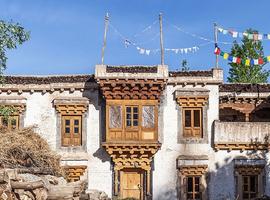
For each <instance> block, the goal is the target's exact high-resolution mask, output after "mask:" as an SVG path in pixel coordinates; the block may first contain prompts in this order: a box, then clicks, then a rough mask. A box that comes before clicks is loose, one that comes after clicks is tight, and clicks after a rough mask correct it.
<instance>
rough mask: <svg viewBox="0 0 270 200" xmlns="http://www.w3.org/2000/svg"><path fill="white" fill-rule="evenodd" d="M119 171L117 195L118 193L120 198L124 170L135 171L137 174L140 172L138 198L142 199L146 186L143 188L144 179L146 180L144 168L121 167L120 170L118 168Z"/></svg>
mask: <svg viewBox="0 0 270 200" xmlns="http://www.w3.org/2000/svg"><path fill="white" fill-rule="evenodd" d="M119 172H120V173H119V175H120V177H119V180H120V184H119V195H120V197H121V198H122V186H123V185H122V182H123V181H122V179H123V174H124V173H125V172H137V173H138V174H140V178H141V180H140V181H141V183H140V184H141V189H140V190H141V191H140V193H141V194H140V200H144V197H145V191H146V188H145V185H146V184H145V180H146V176H145V175H146V171H145V170H143V169H140V168H124V169H122V170H120V171H119Z"/></svg>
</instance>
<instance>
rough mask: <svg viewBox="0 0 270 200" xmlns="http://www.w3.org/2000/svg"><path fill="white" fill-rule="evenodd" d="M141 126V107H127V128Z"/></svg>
mask: <svg viewBox="0 0 270 200" xmlns="http://www.w3.org/2000/svg"><path fill="white" fill-rule="evenodd" d="M138 126H139V106H126V127H127V128H137V127H138Z"/></svg>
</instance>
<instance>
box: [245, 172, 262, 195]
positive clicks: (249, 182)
mask: <svg viewBox="0 0 270 200" xmlns="http://www.w3.org/2000/svg"><path fill="white" fill-rule="evenodd" d="M251 177H254V178H255V191H251ZM246 178H247V180H248V181H247V184H246V183H245V179H246ZM242 180H243V184H242V193H243V200H249V199H253V198H256V197H258V195H259V185H258V181H259V177H258V175H243V176H242ZM245 186H247V190H245ZM245 194H247V195H248V198H245ZM252 194H255V196H254V197H251V195H252Z"/></svg>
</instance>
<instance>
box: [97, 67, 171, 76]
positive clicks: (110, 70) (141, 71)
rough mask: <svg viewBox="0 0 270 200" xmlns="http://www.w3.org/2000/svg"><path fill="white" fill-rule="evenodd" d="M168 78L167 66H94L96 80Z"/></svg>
mask: <svg viewBox="0 0 270 200" xmlns="http://www.w3.org/2000/svg"><path fill="white" fill-rule="evenodd" d="M168 76H169V72H168V66H167V65H156V66H147V65H143V66H139V65H136V66H126V65H123V66H108V65H96V69H95V77H96V78H97V79H104V78H105V79H106V78H115V79H116V78H119V79H134V78H139V79H144V78H146V79H167V78H168Z"/></svg>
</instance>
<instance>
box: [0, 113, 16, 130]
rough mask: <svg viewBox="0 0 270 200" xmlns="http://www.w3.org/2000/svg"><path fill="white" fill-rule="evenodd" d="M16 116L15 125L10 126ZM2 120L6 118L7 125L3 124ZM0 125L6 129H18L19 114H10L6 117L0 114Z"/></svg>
mask: <svg viewBox="0 0 270 200" xmlns="http://www.w3.org/2000/svg"><path fill="white" fill-rule="evenodd" d="M14 118H16V125H15V126H16V127H15V128H12V126H13V125H12V120H13V119H14ZM3 120H7V122H8V123H7V126H6V125H4V122H3ZM0 125H1V126H5V127H6V128H7V129H8V130H18V129H19V128H20V115H10V116H7V117H4V116H0Z"/></svg>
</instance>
